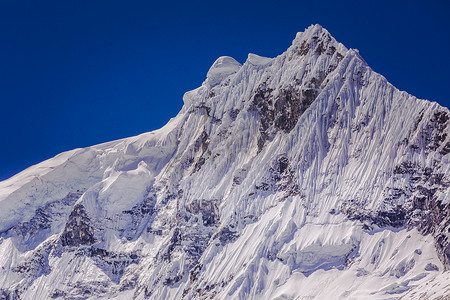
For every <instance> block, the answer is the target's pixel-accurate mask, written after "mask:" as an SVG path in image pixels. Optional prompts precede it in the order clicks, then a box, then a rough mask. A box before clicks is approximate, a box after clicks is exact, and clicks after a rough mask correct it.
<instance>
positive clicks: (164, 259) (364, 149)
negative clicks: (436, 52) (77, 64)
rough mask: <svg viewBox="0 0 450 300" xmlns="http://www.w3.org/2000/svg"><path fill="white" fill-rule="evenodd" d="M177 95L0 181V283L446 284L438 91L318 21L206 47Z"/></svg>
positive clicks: (280, 295)
mask: <svg viewBox="0 0 450 300" xmlns="http://www.w3.org/2000/svg"><path fill="white" fill-rule="evenodd" d="M183 100H184V106H183V108H182V109H181V111H180V113H179V114H178V115H177V116H176V117H175V118H173V119H172V120H170V121H169V123H168V124H167V125H166V126H164V127H163V128H161V129H160V130H157V131H154V132H150V133H145V134H142V135H140V136H137V137H132V138H128V139H124V140H120V141H114V142H110V143H106V144H102V145H98V146H93V147H90V148H86V149H77V150H74V151H71V152H68V153H63V154H61V155H59V156H57V157H55V158H54V159H51V160H48V161H46V162H43V163H41V164H39V165H36V166H34V167H31V168H29V169H27V170H25V171H24V172H22V173H20V174H18V175H16V176H15V177H13V178H11V179H9V180H7V181H4V182H2V183H0V188H1V189H0V254H1V255H0V264H1V266H2V270H4V272H0V295H1V297H3V298H7V299H8V297H9V298H12V299H15V298H18V297H20V298H21V299H48V298H54V299H72V298H77V299H89V298H92V299H103V298H104V299H183V298H185V299H204V298H208V297H215V298H217V299H295V298H302V297H304V298H311V299H312V298H316V299H392V298H398V297H402V296H404V297H406V298H408V297H409V298H408V299H416V298H417V297H419V296H420V295H423V296H424V297H429V298H431V299H433V297H438V296H439V295H447V294H448V289H449V285H450V281H449V279H448V278H449V276H448V271H447V272H445V270H446V269H447V268H448V265H449V261H450V247H449V240H450V239H449V231H450V230H449V225H450V218H449V213H448V212H449V207H448V206H449V201H448V199H449V192H450V190H449V186H450V183H449V174H450V173H449V169H448V168H449V165H450V164H449V155H448V153H449V152H450V135H449V128H448V126H447V125H448V123H449V118H450V113H449V111H448V110H447V109H446V108H443V107H440V106H439V105H437V104H436V103H430V102H428V101H423V100H418V99H416V98H415V97H413V96H411V95H409V94H407V93H405V92H400V91H398V90H397V89H396V88H395V87H393V86H392V85H390V84H389V83H388V82H387V81H386V79H385V78H384V77H382V76H381V75H379V74H377V73H375V72H373V71H372V70H371V69H370V68H369V67H368V66H367V64H366V63H365V62H364V60H363V59H362V58H361V57H360V55H359V53H358V51H356V50H353V49H350V50H349V49H347V48H345V46H343V45H342V44H340V43H338V42H337V41H336V40H335V39H334V38H333V37H332V36H331V35H330V34H329V33H328V32H327V31H326V30H325V29H323V28H322V27H321V26H320V25H314V26H311V27H309V28H308V29H307V30H306V31H305V32H303V33H299V34H297V36H296V38H295V40H294V41H293V43H292V45H291V47H289V49H288V50H287V51H286V52H285V53H283V54H281V55H280V56H278V57H275V58H265V57H261V56H258V55H255V54H249V56H248V59H247V60H246V61H245V63H244V64H243V65H240V64H239V63H238V62H236V61H235V60H234V59H233V58H231V57H220V58H219V59H218V60H217V61H216V62H215V63H214V64H213V66H212V67H211V68H210V70H209V71H208V74H207V79H206V80H205V82H204V83H203V84H202V86H200V87H199V88H197V89H195V90H193V91H190V92H187V93H186V94H185V95H184V98H183ZM428 283H430V284H432V285H428ZM418 295H419V296H418ZM416 296H417V297H416Z"/></svg>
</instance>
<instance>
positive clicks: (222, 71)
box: [206, 56, 242, 88]
mask: <svg viewBox="0 0 450 300" xmlns="http://www.w3.org/2000/svg"><path fill="white" fill-rule="evenodd" d="M241 66H242V65H241V64H240V63H239V62H238V61H236V60H235V59H234V58H232V57H230V56H221V57H219V58H218V59H217V60H216V61H215V62H214V64H213V65H212V66H211V68H209V71H208V73H207V75H206V84H207V85H208V86H209V87H211V88H212V87H214V86H216V85H218V84H220V83H221V82H222V80H224V79H225V78H227V77H228V76H230V75H231V74H234V73H236V72H237V71H239V69H240V68H241Z"/></svg>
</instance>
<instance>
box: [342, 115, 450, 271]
mask: <svg viewBox="0 0 450 300" xmlns="http://www.w3.org/2000/svg"><path fill="white" fill-rule="evenodd" d="M435 116H436V114H435ZM441 118H442V120H445V122H447V118H446V117H443V116H440V117H439V119H441ZM436 119H437V120H439V119H438V118H437V117H436ZM431 140H433V139H431ZM430 145H432V144H431V143H429V144H428V146H427V147H428V148H427V149H430V148H429V146H430ZM433 147H434V146H433ZM438 148H439V147H438ZM438 148H436V149H435V150H436V151H439V149H438ZM392 178H393V181H394V182H396V181H400V180H403V181H404V182H405V184H404V185H403V187H402V188H399V187H396V188H386V195H387V197H386V198H385V199H384V203H385V204H386V206H387V207H389V210H378V211H371V212H369V211H365V210H364V209H362V208H360V207H359V206H358V205H357V203H356V202H355V201H351V200H350V201H346V202H344V203H343V204H342V206H341V211H342V212H343V213H345V214H346V215H347V216H348V217H349V218H350V219H352V220H359V221H362V222H366V223H367V222H368V223H370V224H375V225H377V226H379V227H417V228H418V229H419V231H420V232H421V233H423V234H432V235H433V236H434V238H435V241H436V249H437V252H438V254H439V256H440V258H441V260H442V262H443V263H444V265H446V266H447V267H448V266H449V265H450V204H449V203H446V204H444V203H442V202H441V200H440V199H439V198H438V196H439V192H440V191H445V190H446V189H447V188H448V187H449V186H450V180H449V179H448V178H446V176H445V174H444V173H443V172H442V171H441V170H440V169H439V168H438V167H437V168H435V169H432V168H430V167H422V166H421V165H419V164H417V163H413V162H409V161H404V162H402V163H401V164H399V165H397V166H395V167H394V169H393V174H392ZM405 179H406V181H405ZM400 199H403V200H405V203H404V204H403V205H399V204H398V201H399V200H400ZM367 229H370V228H367Z"/></svg>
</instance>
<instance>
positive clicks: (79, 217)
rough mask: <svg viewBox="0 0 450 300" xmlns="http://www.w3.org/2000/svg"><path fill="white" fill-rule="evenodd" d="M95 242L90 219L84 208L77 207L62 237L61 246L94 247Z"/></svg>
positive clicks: (79, 205)
mask: <svg viewBox="0 0 450 300" xmlns="http://www.w3.org/2000/svg"><path fill="white" fill-rule="evenodd" d="M95 242H96V240H95V238H94V228H93V227H92V226H90V219H89V217H88V216H87V214H86V211H85V209H84V206H83V205H81V204H78V205H75V207H74V208H73V211H72V213H71V214H70V216H69V220H68V221H67V223H66V227H65V228H64V231H63V233H62V235H61V244H62V245H63V246H81V245H92V244H94V243H95Z"/></svg>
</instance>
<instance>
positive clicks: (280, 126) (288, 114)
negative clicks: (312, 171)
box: [252, 79, 323, 151]
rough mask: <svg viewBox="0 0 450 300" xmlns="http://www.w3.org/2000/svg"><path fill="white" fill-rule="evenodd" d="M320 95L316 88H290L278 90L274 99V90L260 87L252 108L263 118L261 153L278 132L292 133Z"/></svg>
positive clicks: (256, 92)
mask: <svg viewBox="0 0 450 300" xmlns="http://www.w3.org/2000/svg"><path fill="white" fill-rule="evenodd" d="M322 80H323V79H322ZM314 83H315V80H314ZM313 85H315V84H313ZM318 94H319V92H318V90H316V89H315V88H305V89H298V88H294V87H292V86H290V87H288V88H285V89H280V90H278V94H277V96H275V97H274V91H273V90H272V89H270V88H267V87H266V85H265V84H263V85H261V86H259V87H258V88H257V89H256V91H255V94H254V96H253V102H252V106H253V107H254V108H255V109H256V110H257V111H258V112H259V114H260V116H261V125H260V128H259V133H260V135H259V137H258V149H259V151H261V149H262V148H263V147H264V144H265V142H266V141H267V140H270V139H271V138H272V137H273V135H274V134H275V133H276V132H277V131H283V132H285V133H289V132H291V131H292V129H294V127H295V125H296V124H297V122H298V119H299V118H300V116H301V115H302V114H303V113H304V112H305V111H306V109H308V107H309V106H310V105H311V103H313V102H314V100H315V99H316V98H317V95H318Z"/></svg>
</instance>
